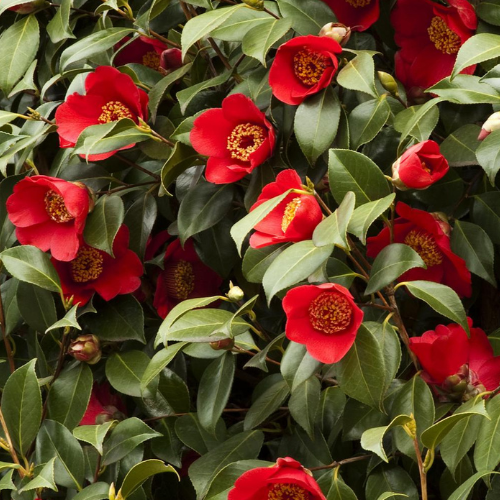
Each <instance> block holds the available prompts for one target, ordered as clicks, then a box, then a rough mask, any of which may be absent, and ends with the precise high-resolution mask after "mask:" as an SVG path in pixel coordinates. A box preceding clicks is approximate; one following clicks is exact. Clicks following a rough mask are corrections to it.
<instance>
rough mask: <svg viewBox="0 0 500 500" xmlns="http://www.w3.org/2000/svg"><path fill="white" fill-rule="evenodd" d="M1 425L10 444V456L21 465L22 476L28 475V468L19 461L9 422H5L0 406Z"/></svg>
mask: <svg viewBox="0 0 500 500" xmlns="http://www.w3.org/2000/svg"><path fill="white" fill-rule="evenodd" d="M0 425H1V426H2V429H3V433H4V434H5V440H6V441H7V444H8V446H9V453H10V456H11V457H12V460H14V463H16V464H17V465H19V466H20V467H21V468H20V469H19V475H20V476H21V477H24V476H25V475H26V470H25V469H24V467H22V466H21V464H20V462H19V458H18V457H17V453H16V450H15V449H14V445H13V444H12V438H11V437H10V434H9V429H8V428H7V424H6V423H5V418H4V416H3V412H2V409H1V408H0Z"/></svg>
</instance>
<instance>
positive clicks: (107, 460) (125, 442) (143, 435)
mask: <svg viewBox="0 0 500 500" xmlns="http://www.w3.org/2000/svg"><path fill="white" fill-rule="evenodd" d="M160 436H161V434H160V433H159V432H156V431H154V430H153V429H151V427H149V426H148V425H146V424H145V423H144V422H142V421H141V420H139V419H138V418H136V417H132V418H127V420H124V421H123V422H120V423H119V424H118V425H117V426H116V427H115V428H114V429H113V431H112V432H111V435H110V436H109V439H108V440H106V443H105V444H104V456H103V465H109V464H112V463H114V462H117V461H118V460H121V459H122V458H123V457H125V456H126V455H128V454H129V453H130V452H131V451H132V450H134V449H135V448H136V447H137V446H139V445H140V444H141V443H144V441H148V440H149V439H153V438H155V437H160Z"/></svg>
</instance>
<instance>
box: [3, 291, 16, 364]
mask: <svg viewBox="0 0 500 500" xmlns="http://www.w3.org/2000/svg"><path fill="white" fill-rule="evenodd" d="M0 328H1V329H2V337H3V342H4V344H5V351H6V353H7V359H8V360H9V368H10V373H14V372H15V371H16V364H15V363H14V356H13V354H12V346H11V345H10V340H9V338H8V336H7V329H6V326H5V313H4V309H3V300H2V295H1V294H0Z"/></svg>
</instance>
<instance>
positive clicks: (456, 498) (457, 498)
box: [448, 471, 500, 500]
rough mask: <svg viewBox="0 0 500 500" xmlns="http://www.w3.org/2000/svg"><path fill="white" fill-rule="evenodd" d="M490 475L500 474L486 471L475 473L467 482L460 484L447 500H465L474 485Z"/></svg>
mask: <svg viewBox="0 0 500 500" xmlns="http://www.w3.org/2000/svg"><path fill="white" fill-rule="evenodd" d="M491 474H500V472H494V471H487V472H476V473H475V474H474V475H473V476H471V477H470V478H469V479H467V481H465V482H464V483H462V484H461V485H460V486H459V487H458V488H457V489H456V490H455V491H454V492H453V493H452V495H451V496H450V497H448V500H467V499H468V498H469V494H470V492H471V491H472V488H474V485H475V484H476V483H477V482H478V481H479V480H480V479H482V478H483V477H486V476H489V475H491Z"/></svg>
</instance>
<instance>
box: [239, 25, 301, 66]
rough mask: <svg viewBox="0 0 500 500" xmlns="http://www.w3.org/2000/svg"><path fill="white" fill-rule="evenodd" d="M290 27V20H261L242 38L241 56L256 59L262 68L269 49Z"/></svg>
mask: <svg viewBox="0 0 500 500" xmlns="http://www.w3.org/2000/svg"><path fill="white" fill-rule="evenodd" d="M291 27H292V20H291V19H287V18H283V19H274V17H273V18H270V19H269V18H267V19H262V20H261V21H260V22H259V24H258V25H257V26H254V27H253V28H252V29H251V30H250V31H248V32H247V33H246V35H245V36H244V37H243V40H242V45H241V50H242V51H243V54H246V55H247V56H250V57H253V58H254V59H257V61H259V62H260V63H261V64H262V65H263V66H267V64H266V55H267V53H268V51H269V49H270V48H271V47H272V46H273V45H274V44H275V43H276V42H277V41H278V40H279V39H280V38H282V37H283V36H285V34H286V33H287V32H288V30H289V29H290V28H291Z"/></svg>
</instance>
